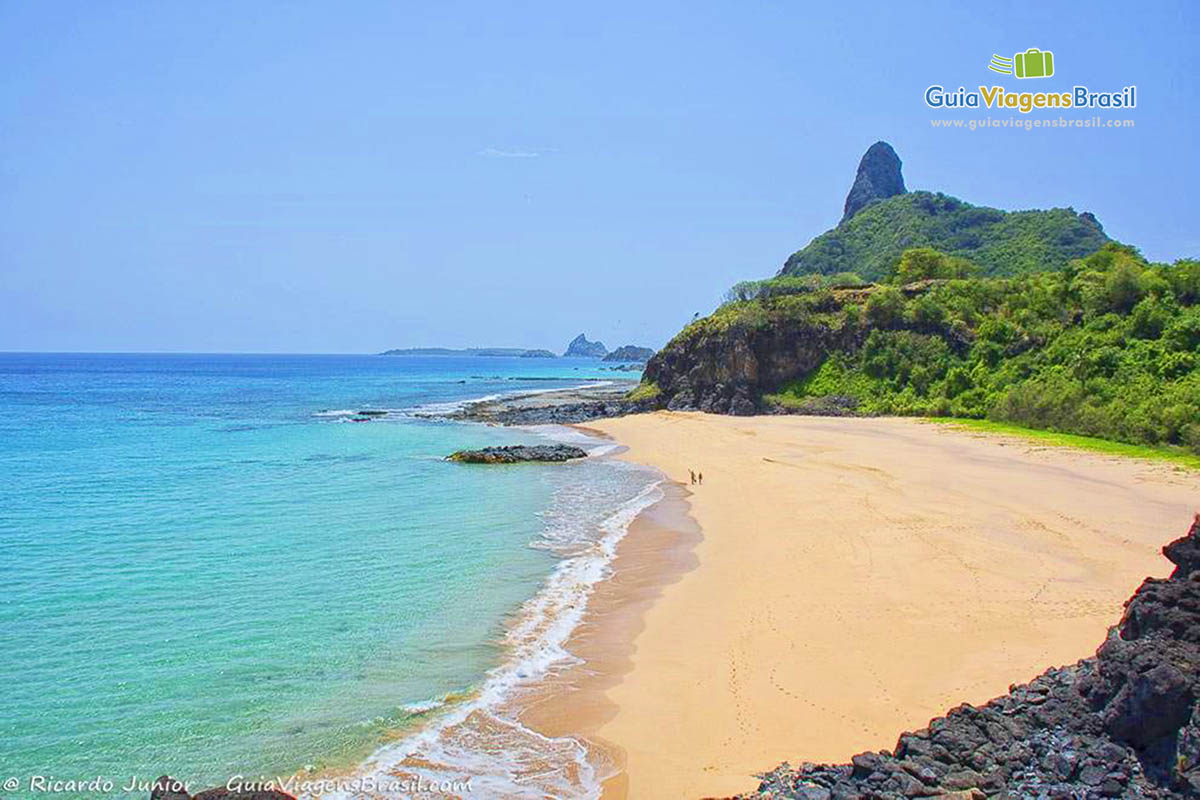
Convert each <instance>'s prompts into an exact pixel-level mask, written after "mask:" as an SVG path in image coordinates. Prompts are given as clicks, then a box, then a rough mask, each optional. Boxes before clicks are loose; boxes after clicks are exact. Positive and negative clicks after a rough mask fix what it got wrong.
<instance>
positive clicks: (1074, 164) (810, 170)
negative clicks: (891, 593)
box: [0, 0, 1200, 353]
mask: <svg viewBox="0 0 1200 800" xmlns="http://www.w3.org/2000/svg"><path fill="white" fill-rule="evenodd" d="M1198 19H1200V6H1197V5H1196V4H1195V3H1189V2H1178V3H1174V2H1151V3H1145V4H1131V3H1128V2H1122V3H1115V2H1092V3H1088V4H1086V5H1085V6H1082V5H1079V4H1067V3H1024V4H1020V7H1016V4H1012V5H1011V6H1010V4H1000V3H993V4H990V5H984V4H977V3H970V4H968V3H962V2H946V3H922V4H921V5H920V6H919V10H917V7H915V6H910V5H909V4H899V3H894V2H887V3H821V4H808V3H798V2H727V3H705V2H695V1H694V0H693V2H687V3H684V2H662V3H649V4H648V3H645V2H636V3H624V2H606V3H601V4H575V3H560V2H545V3H524V2H513V3H504V4H496V3H464V2H455V1H454V0H449V2H440V3H406V2H355V1H354V0H347V1H346V2H338V3H334V2H325V3H316V2H311V3H309V2H288V3H272V2H266V0H263V1H262V2H255V3H242V2H229V3H222V2H217V1H213V2H203V3H200V2H193V3H160V2H146V3H139V2H119V3H118V2H79V3H71V2H41V1H37V0H34V1H31V2H14V1H13V0H0V350H46V351H109V352H118V351H132V352H166V351H187V352H304V353H323V352H331V353H363V352H377V351H380V350H383V349H386V348H391V347H409V346H447V347H467V346H514V347H531V348H532V347H545V348H550V349H553V350H556V351H561V350H562V349H563V348H564V347H565V345H566V343H567V342H568V341H569V340H570V339H571V338H572V337H574V336H575V335H576V334H578V333H580V332H581V331H582V332H586V333H587V334H588V336H589V337H590V338H599V339H601V340H603V341H604V342H605V343H606V344H607V345H608V346H609V347H610V348H611V347H616V346H618V345H623V344H637V345H649V346H652V347H658V346H661V345H662V344H663V343H665V342H666V341H667V340H668V339H669V338H670V337H671V336H672V335H673V334H674V333H675V332H676V331H677V330H678V329H679V328H680V327H681V326H682V325H683V324H685V323H686V322H687V321H688V320H689V319H691V317H692V315H693V314H694V313H697V312H699V313H707V312H708V311H710V310H712V308H714V307H715V306H716V305H717V304H718V303H719V302H720V300H721V296H722V294H723V293H724V291H725V290H726V289H727V288H728V287H729V286H730V285H732V284H733V283H735V282H737V281H739V280H744V279H749V278H761V277H767V276H769V275H771V274H773V273H774V272H776V271H777V270H778V269H779V267H780V265H781V264H782V263H783V261H784V260H785V259H786V258H787V256H788V255H789V254H790V253H792V252H793V251H795V250H797V249H799V248H800V247H802V246H804V245H805V244H806V243H807V242H808V241H809V240H810V239H812V238H813V237H814V236H816V235H818V234H820V233H821V232H823V231H825V230H827V229H828V228H830V227H832V226H834V225H835V224H836V223H837V221H838V219H839V217H840V216H841V211H842V204H843V202H844V199H845V196H846V192H847V191H848V190H849V188H850V184H851V183H852V182H853V179H854V172H855V168H856V166H857V163H858V159H859V158H860V157H861V155H862V153H863V151H864V150H866V148H867V147H868V146H869V145H870V144H871V143H872V142H874V141H876V140H879V139H883V140H886V141H888V142H890V143H891V144H892V145H893V146H894V147H895V149H896V151H897V152H898V154H899V155H900V158H901V159H902V160H903V162H904V176H905V180H906V182H907V184H908V186H909V188H910V189H931V190H937V191H944V192H946V193H947V194H951V195H954V196H956V197H960V198H962V199H965V200H967V201H969V202H972V203H976V204H981V205H990V206H996V207H1000V208H1006V209H1023V208H1047V207H1052V206H1072V207H1074V208H1075V209H1076V210H1079V211H1084V210H1087V211H1091V212H1093V213H1094V214H1096V216H1097V217H1098V218H1099V219H1100V221H1101V222H1102V223H1103V225H1104V227H1105V230H1106V231H1107V232H1108V233H1109V235H1110V236H1113V237H1114V238H1117V239H1120V240H1122V241H1125V242H1128V243H1131V244H1134V245H1137V246H1138V247H1140V248H1141V249H1142V251H1143V253H1144V254H1145V255H1146V256H1147V257H1149V258H1151V259H1154V260H1174V259H1175V258H1181V257H1195V256H1198V255H1200V226H1197V224H1196V222H1197V219H1196V213H1195V210H1196V209H1195V205H1194V201H1193V199H1192V198H1193V196H1194V195H1195V192H1196V187H1197V186H1198V185H1200V160H1198V159H1197V158H1196V150H1195V147H1194V145H1193V140H1194V139H1195V137H1196V133H1197V122H1200V118H1198V116H1200V111H1198V110H1197V108H1198V101H1200V96H1198V95H1200V90H1198V87H1197V79H1196V76H1197V74H1198V73H1200V63H1198V62H1200V56H1198V55H1197V52H1198V50H1200V48H1197V47H1196V43H1197V41H1200V40H1198V38H1197V34H1198V33H1200V24H1198ZM1030 47H1038V48H1041V49H1045V50H1051V51H1052V52H1053V53H1054V58H1055V65H1056V75H1055V77H1054V78H1049V79H1044V80H1042V81H1032V80H1024V81H1021V80H1017V79H1015V78H1013V77H1009V76H1000V75H996V74H995V73H992V72H989V71H988V70H987V64H988V62H989V60H990V58H991V56H992V54H999V55H1011V54H1013V53H1016V52H1021V51H1024V50H1026V49H1028V48H1030ZM935 83H936V84H941V85H944V86H947V87H948V88H957V87H958V86H960V85H962V86H966V87H968V88H973V87H976V86H978V85H980V84H984V85H992V84H999V85H1002V86H1004V87H1005V88H1006V89H1009V90H1013V91H1017V90H1070V87H1071V86H1073V85H1076V84H1080V85H1087V86H1089V87H1091V88H1093V89H1103V90H1114V89H1120V88H1123V87H1124V86H1127V85H1130V84H1136V85H1137V87H1138V107H1137V108H1136V109H1131V110H1128V111H1122V112H1117V113H1114V112H1111V111H1109V112H1104V116H1105V117H1106V118H1107V117H1119V118H1127V119H1133V120H1134V121H1135V126H1134V127H1133V128H1130V129H1125V128H1122V129H1116V130H1114V129H1106V130H1105V129H1099V130H1098V129H1089V130H1083V129H1074V130H1064V129H1036V130H1033V131H1025V130H1014V129H1011V128H1000V129H990V130H978V131H969V130H965V129H951V130H946V129H934V128H932V126H931V122H930V120H931V119H935V118H939V117H954V116H958V117H962V118H969V117H972V116H974V117H984V116H989V115H990V116H994V117H996V118H998V119H1003V118H1009V117H1016V116H1019V115H1018V114H1016V113H1013V112H990V113H989V112H986V111H984V112H973V113H970V114H968V113H965V112H957V113H953V114H951V113H942V114H939V113H937V112H934V111H933V110H931V109H929V108H928V107H926V105H925V103H924V100H923V96H924V92H925V89H926V87H928V86H929V85H931V84H935ZM1034 84H1037V85H1036V86H1035V85H1034ZM1067 116H1071V117H1080V118H1082V117H1086V116H1089V114H1088V113H1086V112H1080V113H1068V114H1067Z"/></svg>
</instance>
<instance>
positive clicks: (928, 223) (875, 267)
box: [780, 192, 1109, 281]
mask: <svg viewBox="0 0 1200 800" xmlns="http://www.w3.org/2000/svg"><path fill="white" fill-rule="evenodd" d="M1108 241H1109V239H1108V237H1107V236H1106V235H1105V234H1104V230H1103V229H1102V228H1101V227H1100V223H1099V222H1097V221H1096V218H1095V217H1093V216H1092V215H1091V214H1087V213H1084V214H1077V213H1076V212H1075V211H1074V210H1073V209H1070V208H1054V209H1050V210H1048V211H1001V210H999V209H995V208H987V207H984V206H973V205H971V204H970V203H965V202H963V201H962V200H958V199H956V198H954V197H949V196H947V195H944V194H941V193H938V194H933V193H931V192H909V193H907V194H901V195H897V196H895V197H889V198H887V199H885V200H879V201H876V202H873V203H871V204H870V205H868V206H867V207H865V208H863V209H862V210H861V211H859V212H858V213H857V214H855V215H854V216H853V217H851V218H850V219H848V220H846V221H845V222H843V223H842V224H840V225H838V227H836V228H834V229H833V230H830V231H827V232H825V233H823V234H821V235H820V236H818V237H817V238H815V239H813V240H812V242H810V243H809V245H808V246H807V247H805V248H804V249H803V250H800V251H798V252H796V253H794V254H793V255H792V256H791V257H790V258H789V259H788V260H787V262H786V263H785V264H784V266H783V269H782V270H781V272H780V276H799V275H834V274H837V273H841V272H855V273H857V274H858V275H860V276H862V277H863V278H866V279H867V280H876V281H877V280H881V279H883V278H884V277H885V276H887V275H888V274H889V273H890V271H891V270H892V268H893V265H894V264H895V263H896V261H897V259H898V258H899V257H900V255H901V254H902V253H903V252H904V251H905V250H908V249H910V248H915V247H929V248H934V249H936V250H938V251H941V252H943V253H946V254H947V255H950V256H957V257H960V258H964V259H967V260H969V261H971V262H972V263H974V264H975V265H977V267H978V268H979V270H980V272H981V274H983V275H993V276H1006V275H1021V274H1024V273H1028V272H1033V271H1036V270H1057V269H1063V268H1064V267H1066V265H1067V263H1068V262H1069V261H1071V260H1072V259H1076V258H1082V257H1083V256H1085V255H1087V254H1088V253H1092V252H1094V251H1096V250H1097V249H1099V248H1100V247H1102V246H1103V245H1104V244H1105V243H1106V242H1108Z"/></svg>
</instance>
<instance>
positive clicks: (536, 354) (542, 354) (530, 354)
mask: <svg viewBox="0 0 1200 800" xmlns="http://www.w3.org/2000/svg"><path fill="white" fill-rule="evenodd" d="M521 358H558V356H556V355H554V353H551V352H550V351H549V350H542V349H538V350H526V351H525V352H524V353H521Z"/></svg>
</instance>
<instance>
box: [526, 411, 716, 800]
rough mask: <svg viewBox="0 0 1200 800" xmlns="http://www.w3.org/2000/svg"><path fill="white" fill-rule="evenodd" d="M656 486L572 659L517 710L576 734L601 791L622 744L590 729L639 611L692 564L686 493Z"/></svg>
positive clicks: (544, 729)
mask: <svg viewBox="0 0 1200 800" xmlns="http://www.w3.org/2000/svg"><path fill="white" fill-rule="evenodd" d="M588 433H590V434H593V435H594V434H595V433H596V432H594V431H588ZM660 488H661V489H662V491H663V498H662V499H661V500H659V501H658V502H657V503H654V504H653V505H651V506H649V507H647V508H645V509H643V510H642V512H641V513H640V514H638V515H637V517H636V518H635V519H634V520H633V521H632V522H631V523H630V525H629V529H628V531H627V532H626V534H625V536H624V537H623V538H622V539H621V541H620V543H619V544H618V545H617V552H616V555H615V557H614V558H613V560H612V562H611V564H610V574H609V576H608V577H607V578H605V579H604V580H602V581H600V582H599V583H598V584H596V586H595V588H594V589H593V591H592V594H591V597H590V598H589V601H588V607H587V610H586V611H585V612H584V615H583V618H582V619H581V620H580V623H579V624H578V625H577V626H576V627H575V629H574V631H573V632H572V634H571V636H570V637H569V638H568V640H567V642H566V644H565V646H566V648H567V649H568V650H569V651H570V652H571V653H572V654H573V655H574V656H576V657H577V658H578V659H579V663H577V664H575V665H573V666H571V667H569V668H568V669H566V670H563V671H560V672H556V673H553V674H551V675H549V676H547V677H546V678H545V679H543V681H542V686H541V687H540V689H539V690H538V691H537V692H536V693H535V694H534V695H533V696H532V697H530V698H528V699H527V700H526V702H525V708H524V710H523V712H522V714H521V720H522V722H524V723H525V724H527V725H529V727H531V728H533V729H534V730H537V731H539V732H541V733H543V734H545V735H547V736H551V737H560V736H573V737H579V738H581V739H582V740H583V741H584V743H585V745H586V746H587V747H588V749H589V753H590V757H591V759H592V760H593V762H594V763H598V764H600V765H602V767H607V770H606V772H605V775H604V777H603V778H602V781H601V797H602V798H606V799H608V798H614V799H616V798H622V797H625V796H626V794H627V793H628V785H627V775H626V770H625V753H624V750H623V749H622V748H621V747H620V746H619V745H617V744H616V743H614V742H611V741H608V740H606V739H604V738H603V737H602V736H599V735H598V731H599V730H600V729H601V727H603V725H604V724H605V723H607V722H608V721H610V720H611V719H612V718H613V716H615V714H616V713H617V711H618V707H617V706H616V704H615V703H613V702H612V700H611V699H610V698H609V697H608V691H609V690H610V689H612V688H613V687H614V686H616V685H617V684H619V683H620V682H621V680H622V679H623V677H624V676H625V675H626V674H627V673H628V672H629V671H630V670H631V669H632V668H633V661H632V655H633V650H634V641H635V640H636V637H637V636H638V634H639V633H641V631H642V630H643V629H644V628H645V619H644V618H645V614H646V612H647V611H648V610H649V609H650V608H651V607H652V606H653V604H654V603H655V601H657V600H658V599H659V598H660V597H661V595H662V592H663V590H664V589H665V588H666V587H667V586H669V585H670V584H672V583H675V582H677V581H679V580H681V579H682V578H683V577H684V575H686V574H687V573H688V572H690V571H692V570H694V569H695V568H696V567H697V566H698V565H699V562H698V561H697V559H696V556H695V548H696V546H697V544H699V542H700V540H701V539H702V534H701V532H700V528H699V526H698V525H697V524H696V522H695V520H693V519H692V518H691V516H690V513H689V507H688V504H687V498H688V496H689V494H690V493H689V492H688V490H687V489H686V487H684V486H683V485H682V484H679V483H676V482H674V481H670V480H664V481H663V482H662V483H661V484H660Z"/></svg>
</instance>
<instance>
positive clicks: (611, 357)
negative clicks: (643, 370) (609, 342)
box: [604, 344, 654, 364]
mask: <svg viewBox="0 0 1200 800" xmlns="http://www.w3.org/2000/svg"><path fill="white" fill-rule="evenodd" d="M652 355H654V351H653V350H652V349H650V348H649V347H635V346H634V345H631V344H627V345H625V346H623V347H618V348H617V349H616V350H613V351H612V352H611V353H609V354H608V355H606V356H605V357H604V360H605V361H630V362H633V363H635V364H645V363H646V362H647V361H649V360H650V356H652Z"/></svg>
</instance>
